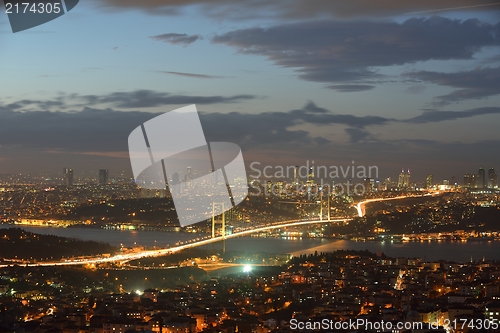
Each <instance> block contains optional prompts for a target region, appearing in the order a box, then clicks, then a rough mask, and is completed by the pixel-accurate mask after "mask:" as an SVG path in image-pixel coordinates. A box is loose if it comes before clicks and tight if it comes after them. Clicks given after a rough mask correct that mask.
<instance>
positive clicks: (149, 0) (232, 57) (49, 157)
mask: <svg viewBox="0 0 500 333" xmlns="http://www.w3.org/2000/svg"><path fill="white" fill-rule="evenodd" d="M442 9H447V10H442ZM0 54H1V56H2V62H1V64H0V73H1V74H0V87H1V88H2V92H1V94H0V173H14V172H35V171H41V172H62V168H64V167H72V168H73V169H74V170H75V174H78V172H81V171H89V170H95V171H96V170H98V169H103V168H108V169H110V175H111V176H114V175H117V174H119V173H120V172H123V171H125V172H127V173H129V174H131V168H130V162H129V159H128V150H127V138H128V135H129V134H130V132H131V131H132V130H133V129H134V128H136V127H137V126H139V125H140V124H142V123H143V122H144V121H146V120H149V119H151V118H153V117H155V116H156V115H158V114H160V113H162V112H167V111H170V110H173V109H176V108H179V107H182V106H186V105H189V104H196V106H197V108H198V111H200V114H201V120H202V125H203V127H204V131H205V135H206V137H207V140H208V141H228V142H234V143H236V144H238V145H240V147H241V148H242V151H243V156H244V158H245V161H246V163H247V164H249V163H251V162H254V161H259V162H261V163H262V164H270V165H303V164H305V163H306V160H310V161H311V160H314V161H315V164H316V165H327V166H330V165H337V166H342V165H345V166H347V165H351V161H352V160H354V161H355V163H356V165H366V166H369V165H377V166H378V167H379V178H380V179H383V178H385V177H389V176H390V177H392V178H393V179H395V178H396V176H397V174H398V173H399V171H400V170H401V168H403V167H404V168H410V169H411V171H412V176H413V177H414V178H413V180H415V181H423V180H424V177H425V175H427V174H428V173H432V174H434V179H435V181H436V182H440V181H442V179H444V178H449V177H451V175H453V174H454V175H456V176H457V178H458V180H459V181H461V179H462V176H463V174H464V173H467V172H477V169H478V168H479V167H480V166H484V167H485V168H490V167H492V166H494V167H495V168H497V169H498V168H500V131H499V125H500V2H498V1H471V0H455V1H452V0H442V1H430V0H424V1H401V0H380V1H378V0H349V1H330V0H318V1H308V0H290V1H262V0H249V1H230V0H211V1H208V0H172V1H167V0H81V1H80V4H79V5H78V6H77V7H75V8H74V9H73V10H72V11H71V12H69V13H68V14H66V15H64V16H62V17H60V18H58V19H56V20H54V21H51V22H49V23H47V24H44V25H42V26H39V27H36V28H33V29H30V30H27V31H24V32H19V33H16V34H14V33H12V31H11V30H10V27H9V22H8V19H7V16H6V14H5V11H4V10H3V9H2V11H1V13H0Z"/></svg>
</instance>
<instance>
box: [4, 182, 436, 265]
mask: <svg viewBox="0 0 500 333" xmlns="http://www.w3.org/2000/svg"><path fill="white" fill-rule="evenodd" d="M436 194H439V192H435V193H426V194H422V195H412V196H398V197H392V198H375V199H368V200H364V201H360V202H359V203H358V204H357V205H356V209H357V211H358V216H359V217H363V216H364V213H365V209H364V206H365V205H366V204H367V203H372V202H379V201H387V200H398V199H408V198H417V197H424V196H431V195H436ZM352 219H353V218H349V217H344V218H338V217H336V218H332V219H330V220H328V219H325V220H323V219H320V220H291V221H285V222H279V223H276V224H272V225H266V226H264V227H258V228H252V229H248V230H242V231H239V232H236V233H233V234H230V235H226V236H224V237H223V236H217V237H214V238H208V239H202V240H199V241H194V242H191V243H189V244H183V245H179V246H174V247H169V248H166V249H158V250H146V251H141V252H136V253H127V254H117V255H114V256H111V257H107V258H100V257H96V258H88V259H67V260H60V261H52V262H39V263H19V262H17V261H14V260H11V261H12V264H2V265H0V268H4V267H9V266H13V265H18V266H22V267H48V266H81V265H92V264H103V263H113V262H127V261H131V260H138V259H143V258H154V257H161V256H164V255H168V254H172V253H176V252H179V251H182V250H186V249H191V248H194V247H198V246H203V245H208V244H212V243H216V242H220V241H222V240H225V239H231V238H236V237H242V236H247V235H251V234H253V233H258V232H263V231H267V230H274V229H279V228H287V227H296V226H301V225H308V224H319V223H334V222H345V221H351V220H352ZM188 242H189V241H188ZM4 261H8V259H4Z"/></svg>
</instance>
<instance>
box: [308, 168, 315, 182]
mask: <svg viewBox="0 0 500 333" xmlns="http://www.w3.org/2000/svg"><path fill="white" fill-rule="evenodd" d="M307 181H308V183H309V184H314V168H313V167H309V175H308V177H307Z"/></svg>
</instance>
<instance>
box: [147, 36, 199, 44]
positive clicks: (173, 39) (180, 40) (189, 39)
mask: <svg viewBox="0 0 500 333" xmlns="http://www.w3.org/2000/svg"><path fill="white" fill-rule="evenodd" d="M149 38H151V39H154V40H157V41H161V42H166V43H170V44H174V45H184V46H187V45H190V44H192V43H194V42H196V41H197V40H199V39H202V38H201V36H200V35H187V34H175V33H169V34H163V35H158V36H151V37H149Z"/></svg>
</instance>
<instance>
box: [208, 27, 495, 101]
mask: <svg viewBox="0 0 500 333" xmlns="http://www.w3.org/2000/svg"><path fill="white" fill-rule="evenodd" d="M499 34H500V23H498V24H496V25H491V24H488V23H483V22H480V21H479V20H477V19H470V20H466V21H461V20H452V19H448V18H442V17H431V18H427V19H426V18H411V19H408V20H406V21H405V22H403V23H396V22H387V21H355V22H350V21H326V20H325V21H309V22H300V23H292V24H281V25H276V26H273V27H270V28H249V29H240V30H235V31H230V32H227V33H225V34H222V35H217V36H215V37H214V38H213V39H212V42H213V43H218V44H224V45H228V46H231V47H234V48H236V49H237V50H238V51H239V52H241V53H244V54H253V55H260V56H264V57H266V58H268V59H269V60H271V61H272V62H274V63H275V64H276V65H278V66H282V67H288V68H293V69H295V70H296V72H297V73H298V74H299V77H300V78H302V79H304V80H308V81H315V82H328V83H336V84H340V85H345V86H346V90H347V91H354V90H356V87H352V88H353V89H349V86H351V85H355V86H358V88H360V86H361V88H369V87H368V85H369V82H370V81H373V80H376V81H377V80H378V81H380V80H382V79H384V76H383V75H381V74H379V73H378V72H377V70H376V68H377V67H387V66H392V65H404V64H409V63H416V62H421V61H427V60H450V59H473V55H474V54H475V53H476V52H478V51H479V50H481V49H482V48H483V47H486V46H495V45H500V39H499V38H498V37H497V36H498V35H499ZM334 87H335V86H334ZM358 90H363V89H358ZM365 90H366V89H365Z"/></svg>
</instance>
